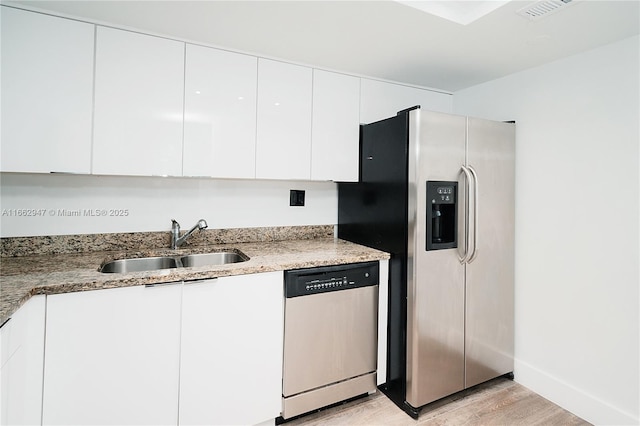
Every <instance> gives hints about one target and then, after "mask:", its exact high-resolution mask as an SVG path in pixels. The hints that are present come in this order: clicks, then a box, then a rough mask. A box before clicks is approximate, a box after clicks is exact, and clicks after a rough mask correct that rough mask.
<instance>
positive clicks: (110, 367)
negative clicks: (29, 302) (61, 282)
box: [43, 284, 182, 425]
mask: <svg viewBox="0 0 640 426" xmlns="http://www.w3.org/2000/svg"><path fill="white" fill-rule="evenodd" d="M181 292H182V286H181V285H179V284H174V285H162V286H157V287H142V286H140V287H128V288H116V289H109V290H95V291H84V292H79V293H69V294H60V295H53V296H47V315H46V317H47V335H46V352H45V353H46V355H45V373H44V397H43V424H66V425H73V424H76V425H80V424H81V425H89V424H132V425H133V424H135V425H143V424H153V425H162V424H174V425H175V424H176V422H177V419H178V376H179V375H178V369H179V356H180V300H181Z"/></svg>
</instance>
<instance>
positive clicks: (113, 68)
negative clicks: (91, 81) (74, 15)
mask: <svg viewBox="0 0 640 426" xmlns="http://www.w3.org/2000/svg"><path fill="white" fill-rule="evenodd" d="M183 92H184V43H182V42H177V41H174V40H168V39H164V38H160V37H153V36H149V35H143V34H138V33H133V32H129V31H121V30H116V29H112V28H105V27H98V28H97V33H96V70H95V118H94V130H93V173H94V174H115V175H147V176H154V175H156V176H160V175H169V176H180V175H182V125H183V100H184V99H183V98H184V96H183V95H184V93H183Z"/></svg>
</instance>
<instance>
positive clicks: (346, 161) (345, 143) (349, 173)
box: [311, 70, 360, 182]
mask: <svg viewBox="0 0 640 426" xmlns="http://www.w3.org/2000/svg"><path fill="white" fill-rule="evenodd" d="M359 125H360V79H359V78H358V77H352V76H349V75H344V74H337V73H332V72H327V71H321V70H313V123H312V128H313V129H312V136H311V179H312V180H334V181H344V182H356V181H357V180H358V162H359V154H358V153H359V128H360V127H359Z"/></svg>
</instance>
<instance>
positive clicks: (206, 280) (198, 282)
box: [184, 277, 218, 285]
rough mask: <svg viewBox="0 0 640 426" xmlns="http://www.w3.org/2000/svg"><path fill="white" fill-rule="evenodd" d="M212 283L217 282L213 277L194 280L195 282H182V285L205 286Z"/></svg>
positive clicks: (216, 278)
mask: <svg viewBox="0 0 640 426" xmlns="http://www.w3.org/2000/svg"><path fill="white" fill-rule="evenodd" d="M212 281H214V282H215V281H218V277H214V278H201V279H196V280H188V281H184V285H187V284H206V283H210V282H212Z"/></svg>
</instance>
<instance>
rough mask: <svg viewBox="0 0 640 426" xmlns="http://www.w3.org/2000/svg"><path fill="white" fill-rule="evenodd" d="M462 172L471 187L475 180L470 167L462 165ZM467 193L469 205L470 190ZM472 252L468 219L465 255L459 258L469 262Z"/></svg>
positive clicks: (465, 232)
mask: <svg viewBox="0 0 640 426" xmlns="http://www.w3.org/2000/svg"><path fill="white" fill-rule="evenodd" d="M461 171H462V173H464V175H465V177H466V179H467V182H468V183H469V187H471V185H472V182H473V178H472V177H471V172H470V171H469V169H468V168H467V167H466V166H465V165H464V164H463V165H462V169H461ZM465 192H466V194H467V200H466V205H467V206H469V193H470V191H465ZM471 255H472V252H471V250H469V221H468V219H467V223H466V226H465V229H464V255H463V256H462V257H461V258H459V260H460V263H468V262H469V258H470V257H471Z"/></svg>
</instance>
